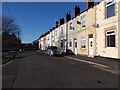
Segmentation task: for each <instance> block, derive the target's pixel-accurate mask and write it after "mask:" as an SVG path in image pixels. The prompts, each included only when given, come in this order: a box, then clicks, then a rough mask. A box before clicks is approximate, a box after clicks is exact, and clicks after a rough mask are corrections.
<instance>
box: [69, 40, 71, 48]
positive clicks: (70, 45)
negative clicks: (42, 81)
mask: <svg viewBox="0 0 120 90" xmlns="http://www.w3.org/2000/svg"><path fill="white" fill-rule="evenodd" d="M69 46H70V47H72V40H71V39H70V42H69Z"/></svg>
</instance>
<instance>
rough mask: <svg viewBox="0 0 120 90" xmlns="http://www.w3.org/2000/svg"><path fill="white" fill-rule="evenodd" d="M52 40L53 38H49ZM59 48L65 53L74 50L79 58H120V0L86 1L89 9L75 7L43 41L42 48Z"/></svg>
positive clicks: (57, 23) (40, 44)
mask: <svg viewBox="0 0 120 90" xmlns="http://www.w3.org/2000/svg"><path fill="white" fill-rule="evenodd" d="M48 37H49V38H48ZM47 46H57V47H59V48H61V49H62V50H63V51H64V52H66V49H70V50H71V51H72V52H73V53H74V54H75V55H85V56H88V57H94V56H102V57H109V58H120V1H119V0H102V1H101V2H98V3H95V4H94V2H89V0H87V2H86V10H84V11H82V12H80V8H79V7H78V6H75V7H74V17H73V18H72V19H71V15H70V13H67V14H66V22H64V18H62V19H60V21H59V22H56V26H55V27H54V28H52V29H51V30H50V31H49V32H48V33H47V34H46V33H45V34H44V35H42V37H40V39H39V47H40V48H41V50H44V49H45V47H47Z"/></svg>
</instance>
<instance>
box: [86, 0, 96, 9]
mask: <svg viewBox="0 0 120 90" xmlns="http://www.w3.org/2000/svg"><path fill="white" fill-rule="evenodd" d="M93 5H94V0H86V9H88V8H90V7H91V6H93Z"/></svg>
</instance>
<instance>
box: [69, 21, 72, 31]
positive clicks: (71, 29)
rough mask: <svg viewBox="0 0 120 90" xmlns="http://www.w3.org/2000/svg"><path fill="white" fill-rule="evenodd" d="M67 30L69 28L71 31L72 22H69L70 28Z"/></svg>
mask: <svg viewBox="0 0 120 90" xmlns="http://www.w3.org/2000/svg"><path fill="white" fill-rule="evenodd" d="M69 28H70V30H72V22H70V27H69Z"/></svg>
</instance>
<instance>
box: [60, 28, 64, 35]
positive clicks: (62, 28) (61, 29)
mask: <svg viewBox="0 0 120 90" xmlns="http://www.w3.org/2000/svg"><path fill="white" fill-rule="evenodd" d="M63 34H64V32H63V27H61V35H63Z"/></svg>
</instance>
